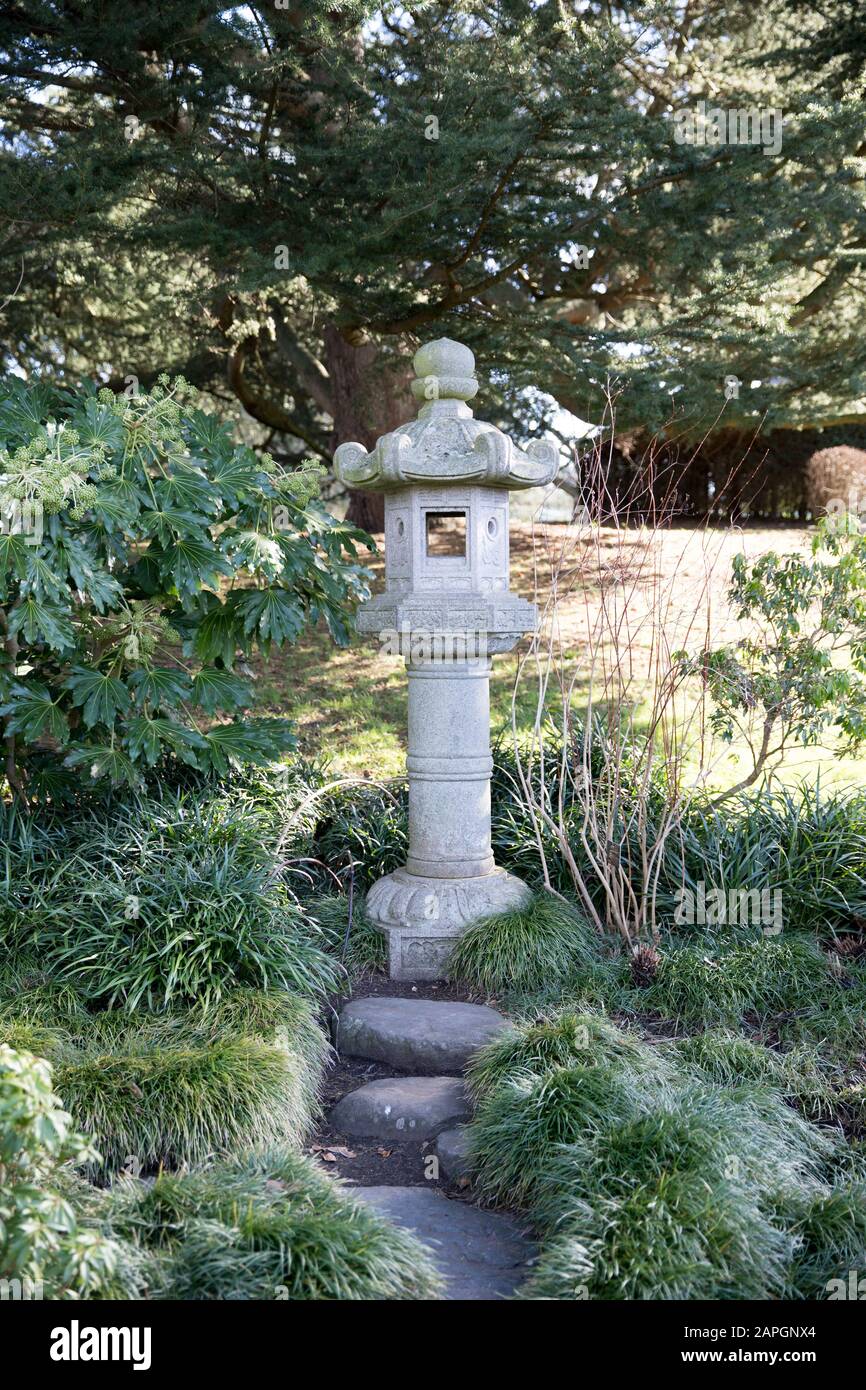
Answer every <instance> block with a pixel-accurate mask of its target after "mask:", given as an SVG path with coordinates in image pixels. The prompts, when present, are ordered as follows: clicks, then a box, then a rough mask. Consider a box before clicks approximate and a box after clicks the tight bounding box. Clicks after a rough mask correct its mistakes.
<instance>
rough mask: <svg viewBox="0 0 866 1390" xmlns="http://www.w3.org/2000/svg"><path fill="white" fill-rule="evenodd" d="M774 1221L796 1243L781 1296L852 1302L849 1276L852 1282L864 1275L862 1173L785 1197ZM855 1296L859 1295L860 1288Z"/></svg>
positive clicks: (865, 1195) (865, 1180)
mask: <svg viewBox="0 0 866 1390" xmlns="http://www.w3.org/2000/svg"><path fill="white" fill-rule="evenodd" d="M778 1219H780V1220H782V1221H784V1222H785V1224H786V1226H787V1227H788V1229H789V1230H790V1231H791V1232H792V1233H793V1235H794V1237H795V1242H796V1246H795V1251H794V1257H793V1259H792V1261H791V1266H790V1269H789V1272H788V1287H787V1289H786V1292H785V1297H787V1298H802V1299H825V1298H826V1299H830V1300H839V1299H847V1298H850V1297H851V1296H852V1295H851V1287H850V1285H851V1279H850V1275H851V1272H852V1271H853V1272H854V1275H855V1284H857V1283H859V1280H860V1279H862V1277H863V1275H864V1273H866V1174H863V1173H861V1176H860V1180H859V1181H854V1182H845V1181H842V1182H839V1183H837V1184H836V1185H835V1186H826V1187H822V1188H821V1189H819V1190H817V1191H814V1192H807V1193H801V1192H794V1193H790V1192H789V1193H787V1194H786V1195H785V1196H784V1198H782V1199H781V1201H780V1203H779V1211H778ZM854 1296H855V1297H862V1293H861V1292H860V1290H859V1289H858V1290H857V1292H856V1293H855V1295H854Z"/></svg>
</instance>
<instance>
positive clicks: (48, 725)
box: [0, 681, 69, 743]
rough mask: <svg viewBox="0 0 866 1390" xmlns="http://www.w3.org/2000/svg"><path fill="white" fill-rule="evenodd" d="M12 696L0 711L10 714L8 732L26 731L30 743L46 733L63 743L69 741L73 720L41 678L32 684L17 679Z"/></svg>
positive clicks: (7, 721)
mask: <svg viewBox="0 0 866 1390" xmlns="http://www.w3.org/2000/svg"><path fill="white" fill-rule="evenodd" d="M10 697H11V698H10V699H9V701H8V702H7V703H6V704H5V705H3V706H2V708H0V714H2V715H5V716H6V734H7V735H9V734H22V735H23V737H24V738H26V739H27V741H28V742H29V743H35V742H36V740H37V739H40V738H44V737H45V735H46V734H48V735H50V736H51V738H56V739H57V740H58V741H59V742H60V743H65V742H66V741H67V739H68V738H69V721H68V719H67V718H66V715H65V714H64V713H63V711H62V710H61V709H60V708H59V707H58V704H57V702H56V701H54V700H52V698H51V692H50V691H49V690H48V689H47V687H46V686H44V685H40V683H39V682H38V681H33V682H31V683H30V684H29V685H22V684H21V683H20V682H16V683H15V685H13V686H12V689H11V691H10Z"/></svg>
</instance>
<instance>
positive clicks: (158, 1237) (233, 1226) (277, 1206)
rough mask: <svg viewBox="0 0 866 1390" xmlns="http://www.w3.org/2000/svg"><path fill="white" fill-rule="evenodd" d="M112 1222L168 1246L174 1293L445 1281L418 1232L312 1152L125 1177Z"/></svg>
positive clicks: (376, 1294)
mask: <svg viewBox="0 0 866 1390" xmlns="http://www.w3.org/2000/svg"><path fill="white" fill-rule="evenodd" d="M112 1224H113V1228H114V1229H115V1230H116V1231H117V1232H118V1233H120V1234H122V1235H123V1236H124V1238H126V1239H128V1240H131V1241H134V1242H136V1243H137V1244H138V1245H139V1246H141V1247H142V1248H143V1249H144V1250H148V1251H152V1252H157V1253H158V1255H159V1258H160V1263H161V1269H162V1282H161V1287H160V1289H159V1291H158V1292H157V1293H156V1294H155V1296H157V1297H162V1298H167V1299H223V1300H224V1299H232V1300H235V1299H251V1300H261V1299H268V1300H273V1299H277V1300H296V1299H304V1300H318V1299H328V1300H332V1299H341V1300H343V1299H345V1300H386V1299H387V1300H396V1299H400V1300H406V1299H432V1298H436V1297H438V1296H439V1294H440V1292H441V1281H440V1279H439V1277H438V1275H437V1274H436V1272H435V1269H434V1267H433V1264H432V1261H431V1258H430V1254H429V1252H428V1251H427V1249H426V1248H425V1247H424V1246H423V1245H421V1244H420V1243H419V1242H418V1241H417V1240H416V1239H415V1237H414V1236H412V1235H410V1234H409V1233H408V1232H406V1231H402V1230H400V1228H399V1227H396V1226H393V1225H391V1223H390V1222H388V1221H386V1220H385V1219H384V1218H383V1217H381V1216H379V1215H378V1214H377V1213H376V1212H374V1211H373V1210H372V1209H371V1208H370V1207H369V1206H367V1205H366V1203H364V1202H362V1201H360V1200H359V1199H357V1198H355V1197H354V1196H353V1195H351V1194H350V1193H348V1192H346V1191H345V1190H344V1189H343V1188H342V1187H341V1186H340V1184H339V1183H338V1182H336V1181H334V1179H332V1178H331V1177H330V1175H329V1174H326V1173H323V1172H322V1171H321V1169H319V1168H317V1167H316V1165H315V1164H314V1163H313V1162H312V1161H311V1160H310V1159H308V1158H305V1157H303V1156H301V1155H299V1154H293V1153H289V1152H285V1151H282V1150H272V1151H270V1152H259V1153H252V1154H249V1155H244V1156H241V1157H238V1158H235V1159H231V1160H225V1161H222V1162H218V1163H215V1164H213V1165H212V1166H211V1167H209V1168H207V1169H205V1170H203V1171H201V1172H192V1173H186V1174H167V1173H163V1174H160V1176H159V1177H158V1178H157V1180H156V1182H155V1183H153V1185H152V1186H151V1187H149V1188H142V1187H141V1186H140V1185H139V1184H121V1185H119V1187H118V1189H116V1193H115V1195H114V1208H113V1215H112Z"/></svg>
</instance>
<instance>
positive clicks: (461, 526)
mask: <svg viewBox="0 0 866 1390" xmlns="http://www.w3.org/2000/svg"><path fill="white" fill-rule="evenodd" d="M426 543H427V544H426V549H427V554H428V556H430V557H431V558H432V559H434V560H438V559H451V560H455V559H459V560H465V559H466V512H465V511H457V510H454V511H429V512H427V518H426Z"/></svg>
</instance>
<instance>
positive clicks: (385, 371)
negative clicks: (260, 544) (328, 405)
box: [324, 324, 415, 531]
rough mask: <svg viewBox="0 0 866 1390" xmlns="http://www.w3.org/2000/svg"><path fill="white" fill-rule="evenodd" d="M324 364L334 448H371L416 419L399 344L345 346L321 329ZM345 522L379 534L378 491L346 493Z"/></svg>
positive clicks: (381, 507)
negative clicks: (354, 445)
mask: <svg viewBox="0 0 866 1390" xmlns="http://www.w3.org/2000/svg"><path fill="white" fill-rule="evenodd" d="M324 337H325V363H326V366H327V368H328V375H329V376H330V378H331V391H332V395H333V410H334V434H333V447H334V448H335V449H336V448H337V446H338V445H339V444H347V443H350V442H353V441H357V442H358V443H359V444H363V446H364V448H365V449H372V448H373V446H374V444H375V443H376V440H377V439H378V438H379V435H381V434H387V432H388V431H389V430H393V429H396V428H397V426H398V425H402V424H405V423H406V422H407V421H408V420H411V419H412V418H413V416H414V414H415V402H414V400H413V398H412V393H411V391H410V389H409V383H410V382H411V380H412V363H411V358H410V357H409V355H408V352H403V353H401V352H400V344H399V342H398V343H395V345H394V347H392V346H391V345H390V344H389V345H388V346H387V347H384V346H383V345H382V344H381V343H377V342H374V341H373V340H371V339H366V340H364V341H361V342H354V341H350V339H349V338H347V337H345V336H344V335H343V334H342V333H341V332H340V330H339V329H338V328H336V327H335V326H334V325H333V324H328V326H327V327H326V329H325V334H324ZM346 520H347V521H351V522H352V523H353V525H355V526H361V527H363V529H364V530H365V531H382V530H384V526H385V499H384V498H383V496H382V494H381V493H380V492H359V491H358V490H357V489H356V488H352V489H350V493H349V510H348V512H347V513H346Z"/></svg>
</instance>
